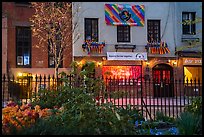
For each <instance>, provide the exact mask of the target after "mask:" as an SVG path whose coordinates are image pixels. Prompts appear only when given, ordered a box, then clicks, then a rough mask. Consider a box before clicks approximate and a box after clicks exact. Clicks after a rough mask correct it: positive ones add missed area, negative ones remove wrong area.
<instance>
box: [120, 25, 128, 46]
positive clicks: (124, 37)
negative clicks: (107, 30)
mask: <svg viewBox="0 0 204 137" xmlns="http://www.w3.org/2000/svg"><path fill="white" fill-rule="evenodd" d="M117 42H130V26H128V25H127V26H117Z"/></svg>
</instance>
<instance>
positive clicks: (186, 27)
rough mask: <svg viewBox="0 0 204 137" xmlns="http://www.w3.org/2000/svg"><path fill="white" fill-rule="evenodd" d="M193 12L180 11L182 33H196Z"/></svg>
mask: <svg viewBox="0 0 204 137" xmlns="http://www.w3.org/2000/svg"><path fill="white" fill-rule="evenodd" d="M195 14H196V13H195V12H182V22H183V23H182V32H183V34H184V35H185V34H190V35H195V34H196V24H195V23H193V22H192V21H195Z"/></svg>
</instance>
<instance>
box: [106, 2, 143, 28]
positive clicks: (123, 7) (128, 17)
mask: <svg viewBox="0 0 204 137" xmlns="http://www.w3.org/2000/svg"><path fill="white" fill-rule="evenodd" d="M105 22H106V24H107V25H130V26H142V27H143V26H144V22H145V13H144V5H130V4H105Z"/></svg>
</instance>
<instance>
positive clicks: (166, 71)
mask: <svg viewBox="0 0 204 137" xmlns="http://www.w3.org/2000/svg"><path fill="white" fill-rule="evenodd" d="M152 71H153V92H154V97H173V96H174V90H173V68H172V67H171V66H169V65H167V64H158V65H156V66H155V67H153V69H152Z"/></svg>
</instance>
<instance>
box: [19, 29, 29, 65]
mask: <svg viewBox="0 0 204 137" xmlns="http://www.w3.org/2000/svg"><path fill="white" fill-rule="evenodd" d="M16 60H17V61H16V62H17V66H18V67H31V28H30V27H16Z"/></svg>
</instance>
